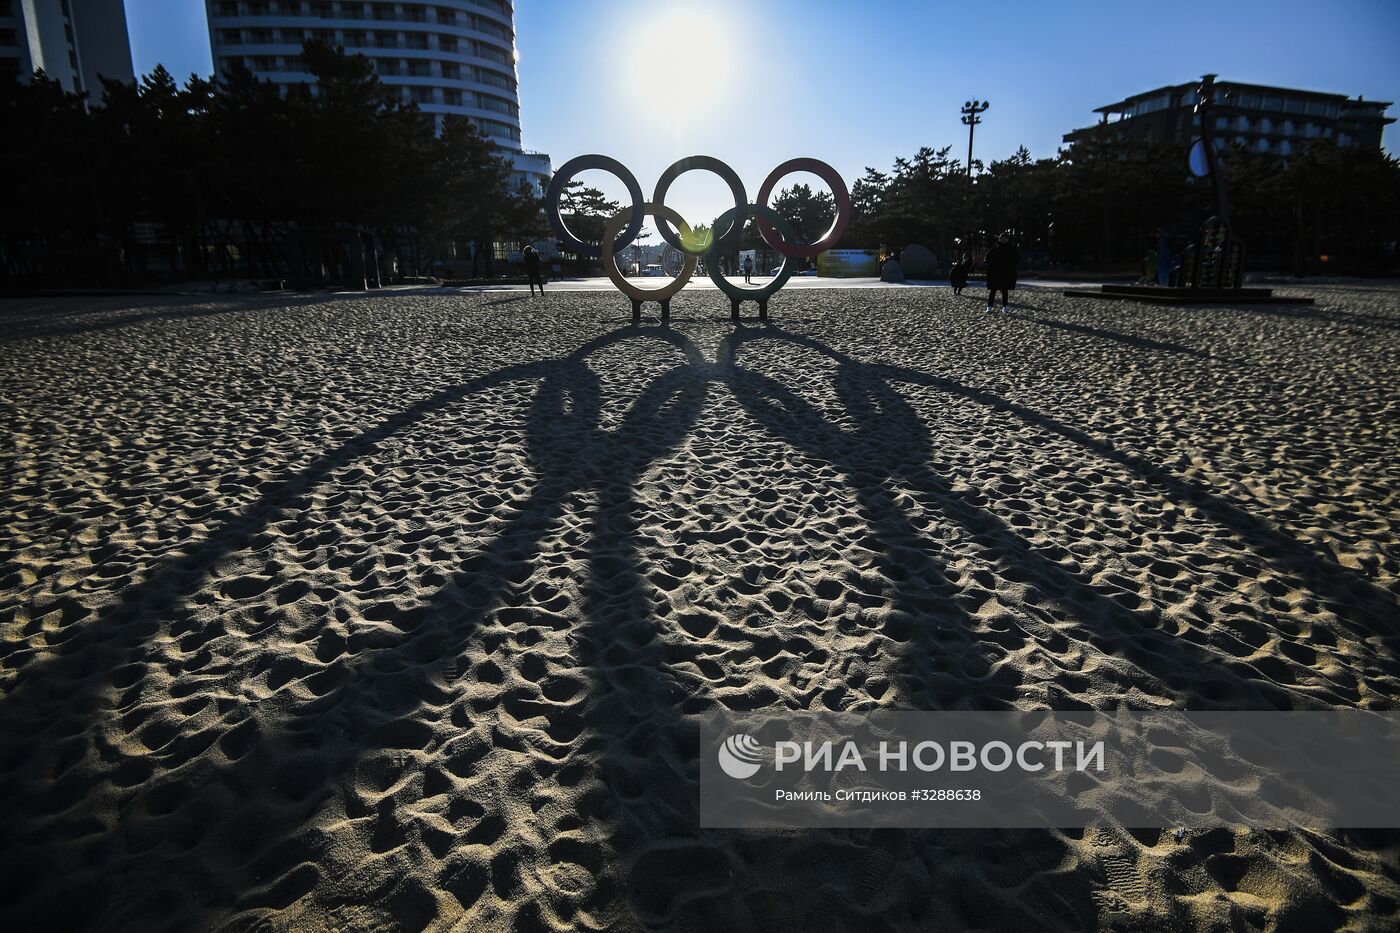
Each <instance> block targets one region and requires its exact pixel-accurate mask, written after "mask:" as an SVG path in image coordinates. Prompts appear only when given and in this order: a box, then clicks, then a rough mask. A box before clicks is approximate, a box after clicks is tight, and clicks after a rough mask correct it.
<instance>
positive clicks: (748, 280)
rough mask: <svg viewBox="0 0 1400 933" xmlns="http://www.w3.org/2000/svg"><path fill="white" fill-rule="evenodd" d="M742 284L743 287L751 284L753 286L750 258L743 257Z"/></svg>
mask: <svg viewBox="0 0 1400 933" xmlns="http://www.w3.org/2000/svg"><path fill="white" fill-rule="evenodd" d="M744 284H745V285H752V284H753V257H752V256H745V257H744Z"/></svg>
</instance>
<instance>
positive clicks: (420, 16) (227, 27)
mask: <svg viewBox="0 0 1400 933" xmlns="http://www.w3.org/2000/svg"><path fill="white" fill-rule="evenodd" d="M206 4H207V6H208V11H209V39H210V44H211V46H212V47H213V53H214V70H215V72H216V73H220V72H222V71H223V69H224V68H225V67H227V66H228V65H229V64H231V63H232V62H234V61H240V62H242V63H243V65H244V66H245V67H247V68H248V70H249V71H251V72H253V73H254V74H255V75H257V76H258V77H260V78H263V79H266V80H268V81H272V82H274V83H276V84H278V85H281V86H283V87H284V88H285V87H287V86H289V85H291V84H297V83H307V82H311V81H314V80H315V79H314V78H313V77H312V76H311V75H310V74H308V73H306V71H305V70H303V68H302V63H301V47H302V43H303V42H305V41H307V40H309V39H323V40H325V41H326V42H328V43H330V44H331V45H339V46H342V47H344V48H345V50H346V51H347V52H357V53H360V54H363V55H365V56H367V57H368V58H370V59H371V60H372V61H373V62H374V65H375V68H376V69H377V70H378V72H379V75H380V78H381V79H382V80H383V81H384V83H385V84H387V85H389V86H391V87H396V88H399V89H400V92H401V93H402V94H403V97H404V100H406V101H412V102H414V103H416V104H418V106H419V108H420V109H422V110H423V111H424V112H426V113H430V114H435V115H440V116H441V115H447V114H453V115H457V116H463V117H468V118H470V119H471V120H473V121H475V123H476V125H477V127H478V128H480V130H481V131H482V133H483V134H485V135H486V136H487V137H488V138H489V139H491V140H492V141H493V142H495V143H496V145H497V146H499V147H500V148H501V149H503V150H505V152H506V154H507V155H508V156H509V158H510V159H511V161H512V162H513V164H514V166H515V176H516V178H517V179H524V180H526V181H528V182H530V183H531V184H533V185H536V186H540V185H541V184H542V183H543V182H544V181H545V180H546V179H547V178H548V176H549V173H550V162H549V156H547V155H545V154H544V153H540V152H530V151H528V150H526V149H524V148H523V147H522V146H521V144H520V97H519V93H518V91H517V77H516V70H515V25H514V12H515V11H514V9H513V7H512V6H511V3H510V2H509V0H433V2H417V0H414V2H396V3H387V2H372V0H206Z"/></svg>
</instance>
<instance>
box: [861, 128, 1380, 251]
mask: <svg viewBox="0 0 1400 933" xmlns="http://www.w3.org/2000/svg"><path fill="white" fill-rule="evenodd" d="M950 151H951V147H943V148H941V149H932V148H927V147H926V148H922V149H920V150H919V151H918V152H916V153H915V154H914V155H913V157H912V158H908V159H905V158H900V159H897V160H896V161H895V164H894V166H893V168H892V170H891V171H889V172H879V171H876V170H875V169H873V168H867V169H866V172H865V175H864V176H863V177H862V178H860V179H859V180H857V181H856V183H855V184H854V185H853V186H852V190H851V196H852V201H853V202H854V205H855V217H854V220H853V222H852V224H851V227H850V228H849V231H848V232H847V234H846V237H845V242H844V243H843V245H844V246H850V247H853V248H860V247H864V248H871V249H877V248H881V247H884V248H887V249H890V250H895V249H901V248H903V247H904V246H906V245H908V244H910V243H919V244H922V245H924V246H927V247H929V248H931V249H933V250H934V251H935V252H937V253H939V254H940V255H941V256H943V257H953V256H957V255H961V254H963V253H967V254H970V255H973V256H976V255H977V254H979V253H980V252H981V251H982V250H983V249H985V248H986V246H988V245H989V244H990V243H991V242H992V241H993V240H995V239H996V237H997V236H998V235H999V234H1001V233H1008V232H1009V233H1010V234H1011V235H1012V236H1013V238H1014V239H1015V241H1016V242H1017V243H1018V244H1019V246H1020V248H1021V250H1022V251H1023V253H1025V252H1029V253H1030V255H1031V256H1032V257H1034V259H1035V261H1037V262H1039V263H1043V264H1046V265H1058V266H1081V267H1090V266H1093V267H1110V266H1125V265H1129V264H1136V263H1138V262H1140V261H1141V259H1142V258H1143V256H1144V253H1145V252H1146V251H1148V250H1149V249H1155V246H1156V244H1157V241H1158V236H1159V231H1162V232H1165V233H1166V234H1167V235H1168V238H1169V241H1170V242H1171V244H1172V246H1173V248H1174V249H1177V250H1180V249H1182V248H1184V246H1185V245H1186V244H1187V243H1188V242H1193V241H1194V239H1195V238H1196V235H1197V233H1198V232H1199V230H1200V227H1201V224H1202V223H1203V222H1204V221H1205V219H1206V218H1207V217H1209V216H1211V215H1212V214H1213V213H1215V210H1216V202H1215V199H1214V195H1213V193H1212V188H1211V184H1210V182H1209V180H1208V179H1198V178H1194V177H1192V175H1191V174H1190V172H1189V170H1188V168H1187V164H1186V156H1187V153H1186V151H1185V149H1184V147H1181V146H1174V145H1161V144H1153V143H1148V142H1141V143H1116V144H1113V145H1111V146H1109V145H1104V146H1098V147H1096V146H1094V145H1093V144H1092V141H1091V142H1090V143H1088V144H1085V143H1081V144H1079V145H1077V146H1074V147H1072V148H1070V149H1068V150H1065V151H1062V152H1061V153H1060V154H1059V155H1057V157H1055V158H1053V159H1038V160H1035V159H1032V158H1031V156H1030V153H1029V152H1027V151H1026V149H1025V148H1024V147H1022V148H1020V149H1019V150H1018V151H1017V152H1016V154H1014V155H1013V156H1011V157H1010V158H1008V159H1003V160H999V161H993V162H991V163H990V164H986V165H983V164H981V163H974V168H975V169H978V170H979V173H978V174H976V175H975V176H974V177H972V178H971V179H969V177H968V174H967V171H966V164H965V163H961V162H959V161H958V160H956V159H953V158H951V157H950V155H949V153H950ZM1221 162H1222V163H1223V168H1222V175H1223V177H1224V179H1225V181H1226V183H1227V185H1228V191H1229V200H1230V205H1231V207H1230V222H1231V227H1232V229H1233V230H1234V232H1235V233H1236V234H1238V235H1239V237H1240V238H1241V239H1242V240H1243V241H1244V243H1245V244H1246V248H1247V250H1248V262H1249V264H1250V265H1251V266H1252V267H1255V268H1268V269H1274V270H1280V271H1293V272H1297V273H1299V274H1307V273H1317V272H1326V271H1337V272H1377V271H1384V270H1393V269H1394V268H1396V265H1397V255H1396V241H1397V240H1400V162H1397V160H1396V159H1394V158H1393V157H1391V156H1388V155H1386V154H1385V153H1383V152H1381V151H1379V150H1375V149H1371V150H1367V149H1363V148H1359V147H1358V148H1341V147H1338V146H1337V145H1335V143H1333V142H1331V141H1330V140H1319V141H1315V142H1313V143H1311V144H1307V145H1304V146H1301V147H1300V148H1299V149H1298V150H1296V151H1295V153H1294V154H1293V155H1292V156H1291V157H1290V158H1288V159H1281V158H1279V157H1277V156H1271V155H1268V154H1261V153H1253V152H1249V151H1248V150H1246V149H1244V148H1234V149H1230V150H1227V151H1225V152H1223V153H1222V158H1221Z"/></svg>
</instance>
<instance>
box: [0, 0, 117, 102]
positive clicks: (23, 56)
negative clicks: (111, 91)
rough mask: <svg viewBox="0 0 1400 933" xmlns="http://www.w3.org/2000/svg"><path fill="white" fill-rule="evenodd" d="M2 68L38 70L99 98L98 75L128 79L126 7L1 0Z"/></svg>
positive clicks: (105, 0) (106, 2)
mask: <svg viewBox="0 0 1400 933" xmlns="http://www.w3.org/2000/svg"><path fill="white" fill-rule="evenodd" d="M0 68H3V69H6V70H9V71H12V72H16V73H18V74H19V75H21V76H28V75H31V74H33V73H34V72H36V71H42V72H44V74H46V75H47V76H48V77H50V78H52V79H54V80H55V81H57V82H58V83H59V84H61V85H63V89H64V90H66V91H74V92H76V93H83V92H87V93H88V94H89V95H91V97H92V99H94V100H100V99H101V98H102V78H110V79H112V80H114V81H131V80H133V77H134V74H133V71H132V67H131V43H130V41H129V40H128V39H127V35H126V9H125V7H124V6H123V5H122V4H121V3H119V2H114V0H0Z"/></svg>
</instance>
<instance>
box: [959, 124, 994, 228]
mask: <svg viewBox="0 0 1400 933" xmlns="http://www.w3.org/2000/svg"><path fill="white" fill-rule="evenodd" d="M991 105H992V102H991V101H987V100H977V99H976V98H973V99H972V100H966V101H963V105H962V122H963V126H966V127H967V196H968V197H969V198H971V197H972V134H973V133H975V132H976V131H977V124H979V123H981V122H982V117H981V114H983V113H985V112H986V111H987V108H988V107H990V106H991ZM964 209H965V210H966V212H967V213H968V215H969V216H968V218H967V220H968V221H969V226H970V221H971V216H970V215H971V212H972V211H971V202H964ZM971 239H972V237H971V236H969V237H968V240H969V241H970V240H971Z"/></svg>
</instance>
